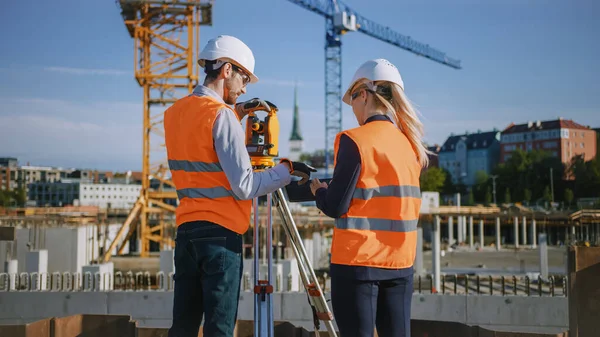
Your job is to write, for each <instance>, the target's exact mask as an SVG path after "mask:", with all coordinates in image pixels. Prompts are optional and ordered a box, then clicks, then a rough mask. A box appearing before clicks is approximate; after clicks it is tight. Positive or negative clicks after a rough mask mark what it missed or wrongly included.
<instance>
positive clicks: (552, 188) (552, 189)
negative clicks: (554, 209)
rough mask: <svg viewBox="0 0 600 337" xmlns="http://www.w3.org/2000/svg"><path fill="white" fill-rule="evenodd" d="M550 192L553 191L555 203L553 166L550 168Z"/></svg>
mask: <svg viewBox="0 0 600 337" xmlns="http://www.w3.org/2000/svg"><path fill="white" fill-rule="evenodd" d="M550 192H552V203H554V177H553V176H552V167H551V168H550Z"/></svg>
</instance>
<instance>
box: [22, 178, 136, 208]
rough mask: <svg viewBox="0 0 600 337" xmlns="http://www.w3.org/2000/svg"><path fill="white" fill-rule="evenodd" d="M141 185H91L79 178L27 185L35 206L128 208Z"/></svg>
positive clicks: (29, 195)
mask: <svg viewBox="0 0 600 337" xmlns="http://www.w3.org/2000/svg"><path fill="white" fill-rule="evenodd" d="M141 188H142V186H141V185H134V184H93V183H88V182H83V181H81V180H79V179H63V180H61V181H59V182H35V183H31V184H29V193H28V198H29V200H30V201H35V204H36V206H38V207H45V206H49V207H61V206H67V205H75V206H98V207H99V208H113V209H130V208H132V207H133V204H134V203H135V201H136V200H137V198H138V197H139V195H140V190H141Z"/></svg>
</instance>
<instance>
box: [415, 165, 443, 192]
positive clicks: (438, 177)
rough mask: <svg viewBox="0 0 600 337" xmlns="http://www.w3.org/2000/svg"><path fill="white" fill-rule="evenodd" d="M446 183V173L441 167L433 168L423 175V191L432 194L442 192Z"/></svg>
mask: <svg viewBox="0 0 600 337" xmlns="http://www.w3.org/2000/svg"><path fill="white" fill-rule="evenodd" d="M445 182H446V173H445V172H444V171H443V170H442V169H440V168H439V167H431V168H428V169H427V170H425V171H424V172H423V173H422V174H421V179H420V183H421V190H422V191H430V192H442V189H443V187H444V183H445Z"/></svg>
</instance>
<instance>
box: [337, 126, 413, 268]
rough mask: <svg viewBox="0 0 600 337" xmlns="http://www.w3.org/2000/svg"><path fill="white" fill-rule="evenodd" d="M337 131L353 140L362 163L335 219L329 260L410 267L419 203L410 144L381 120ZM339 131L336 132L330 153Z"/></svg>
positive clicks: (371, 265)
mask: <svg viewBox="0 0 600 337" xmlns="http://www.w3.org/2000/svg"><path fill="white" fill-rule="evenodd" d="M341 134H345V135H347V136H348V137H350V138H351V139H352V140H353V141H354V143H356V145H357V147H358V149H359V152H360V156H361V164H362V165H361V173H360V176H359V179H358V182H357V186H356V188H355V191H354V194H353V195H352V200H351V202H350V207H349V209H348V212H347V213H346V214H344V215H343V216H342V217H340V218H338V219H336V221H335V229H334V233H333V241H332V247H331V263H336V264H345V265H355V266H370V267H378V268H391V269H399V268H407V267H411V266H412V265H413V263H414V258H415V256H416V243H417V239H416V229H417V225H418V222H419V211H420V206H421V189H420V187H419V176H420V170H421V168H420V165H419V164H418V162H417V160H416V155H415V153H414V150H413V149H412V146H411V145H410V143H409V142H408V139H407V138H406V136H404V134H402V132H401V131H400V130H399V129H398V128H397V127H396V126H395V125H394V124H392V123H389V122H387V121H377V122H370V123H367V124H365V125H363V126H360V127H358V128H355V129H351V130H347V131H344V132H343V133H341ZM341 134H339V135H338V136H337V138H336V142H335V145H334V150H335V155H334V158H337V152H338V146H339V138H340V136H341ZM382 139H383V140H384V141H382Z"/></svg>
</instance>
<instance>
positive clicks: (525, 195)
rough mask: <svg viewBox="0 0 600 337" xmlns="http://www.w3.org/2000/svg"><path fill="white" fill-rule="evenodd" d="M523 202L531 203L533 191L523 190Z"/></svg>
mask: <svg viewBox="0 0 600 337" xmlns="http://www.w3.org/2000/svg"><path fill="white" fill-rule="evenodd" d="M523 201H524V202H525V203H527V204H529V202H530V201H531V190H530V189H528V188H526V189H525V190H523Z"/></svg>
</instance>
